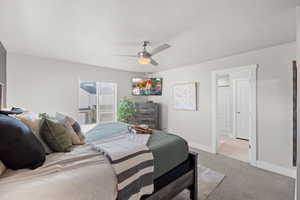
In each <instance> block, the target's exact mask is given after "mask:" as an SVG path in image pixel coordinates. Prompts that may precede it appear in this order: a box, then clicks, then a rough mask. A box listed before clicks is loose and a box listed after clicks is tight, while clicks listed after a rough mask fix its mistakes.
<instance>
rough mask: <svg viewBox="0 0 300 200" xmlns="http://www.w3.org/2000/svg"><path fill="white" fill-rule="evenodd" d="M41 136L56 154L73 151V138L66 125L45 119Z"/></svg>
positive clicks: (41, 128) (42, 123)
mask: <svg viewBox="0 0 300 200" xmlns="http://www.w3.org/2000/svg"><path fill="white" fill-rule="evenodd" d="M40 135H41V137H42V138H43V140H44V141H45V142H46V143H47V145H48V146H49V147H50V148H51V149H52V150H53V151H55V152H68V151H71V147H72V138H71V137H70V135H69V134H68V129H67V128H66V127H65V125H64V124H62V123H60V122H58V121H55V120H52V119H48V118H47V117H43V119H42V122H41V127H40Z"/></svg>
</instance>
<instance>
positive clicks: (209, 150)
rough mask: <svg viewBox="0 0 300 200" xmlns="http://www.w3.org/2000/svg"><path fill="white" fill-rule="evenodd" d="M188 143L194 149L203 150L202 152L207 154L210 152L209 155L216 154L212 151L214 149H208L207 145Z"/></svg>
mask: <svg viewBox="0 0 300 200" xmlns="http://www.w3.org/2000/svg"><path fill="white" fill-rule="evenodd" d="M188 143H189V146H190V147H192V148H195V149H199V150H202V151H206V152H209V153H214V152H213V151H212V148H211V147H208V146H206V145H203V144H199V143H194V142H188Z"/></svg>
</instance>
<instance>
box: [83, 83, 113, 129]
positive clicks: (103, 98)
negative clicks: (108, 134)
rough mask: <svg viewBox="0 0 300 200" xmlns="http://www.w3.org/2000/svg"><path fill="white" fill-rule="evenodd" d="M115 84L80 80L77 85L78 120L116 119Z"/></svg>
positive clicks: (103, 121) (99, 120)
mask: <svg viewBox="0 0 300 200" xmlns="http://www.w3.org/2000/svg"><path fill="white" fill-rule="evenodd" d="M116 98H117V84H115V83H107V82H92V81H81V82H80V87H79V122H80V123H81V124H95V123H108V122H114V121H116Z"/></svg>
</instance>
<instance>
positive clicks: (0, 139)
mask: <svg viewBox="0 0 300 200" xmlns="http://www.w3.org/2000/svg"><path fill="white" fill-rule="evenodd" d="M0 130H1V132H0V160H1V161H2V162H3V164H4V165H5V166H6V167H7V168H11V169H14V170H17V169H23V168H30V169H35V168H37V167H39V166H41V165H42V164H43V163H44V161H45V150H44V148H43V146H42V144H41V143H40V142H39V140H38V139H37V138H36V137H35V136H34V134H33V133H32V131H31V130H30V129H29V128H28V127H27V126H26V125H25V124H24V123H22V122H21V121H20V120H17V119H15V118H13V117H8V116H6V115H0Z"/></svg>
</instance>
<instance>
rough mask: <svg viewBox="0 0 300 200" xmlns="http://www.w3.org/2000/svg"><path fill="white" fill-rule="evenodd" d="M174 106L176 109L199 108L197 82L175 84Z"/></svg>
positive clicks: (193, 109) (189, 109)
mask: <svg viewBox="0 0 300 200" xmlns="http://www.w3.org/2000/svg"><path fill="white" fill-rule="evenodd" d="M173 107H174V109H175V110H185V111H196V110H197V108H198V107H197V83H196V82H187V83H177V84H175V85H174V86H173Z"/></svg>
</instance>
